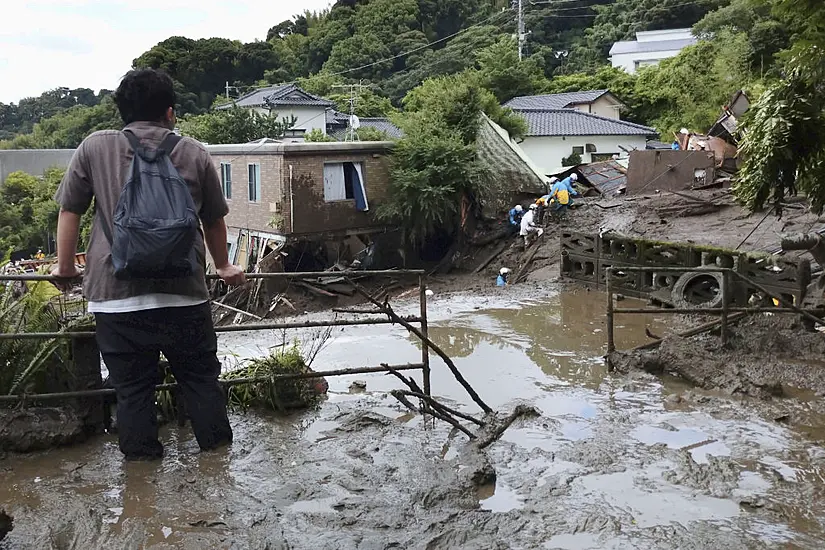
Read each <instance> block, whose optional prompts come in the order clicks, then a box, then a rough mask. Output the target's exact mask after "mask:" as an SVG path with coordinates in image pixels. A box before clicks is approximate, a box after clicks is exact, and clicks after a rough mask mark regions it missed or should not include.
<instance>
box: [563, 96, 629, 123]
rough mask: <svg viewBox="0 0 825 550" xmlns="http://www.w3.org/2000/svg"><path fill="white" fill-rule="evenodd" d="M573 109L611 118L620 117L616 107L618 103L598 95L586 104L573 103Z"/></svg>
mask: <svg viewBox="0 0 825 550" xmlns="http://www.w3.org/2000/svg"><path fill="white" fill-rule="evenodd" d="M573 109H574V110H576V111H581V112H583V113H591V114H594V115H599V116H603V117H607V118H612V119H614V120H619V119H620V118H621V113H620V111H619V109H618V104H617V103H614V102H612V101H611V100H609V99H607V98H606V97H600V98H599V99H597V100H596V101H594V102H593V103H589V104H586V105H574V106H573Z"/></svg>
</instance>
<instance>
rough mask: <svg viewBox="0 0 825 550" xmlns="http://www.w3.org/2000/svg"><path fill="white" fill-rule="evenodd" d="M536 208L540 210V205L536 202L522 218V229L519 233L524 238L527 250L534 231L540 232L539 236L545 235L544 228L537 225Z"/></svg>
mask: <svg viewBox="0 0 825 550" xmlns="http://www.w3.org/2000/svg"><path fill="white" fill-rule="evenodd" d="M536 210H538V206H537V205H536V204H531V205H530V210H528V211H527V213H526V214H524V216H523V217H522V218H521V231H520V232H519V235H521V236H522V237H523V238H524V249H525V250H527V246H528V245H529V241H530V235H532V234H533V233H538V236H539V237H541V236H542V235H544V229H542V228H540V227H536V223H535V216H536Z"/></svg>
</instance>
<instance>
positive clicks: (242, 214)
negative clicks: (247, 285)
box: [207, 142, 393, 270]
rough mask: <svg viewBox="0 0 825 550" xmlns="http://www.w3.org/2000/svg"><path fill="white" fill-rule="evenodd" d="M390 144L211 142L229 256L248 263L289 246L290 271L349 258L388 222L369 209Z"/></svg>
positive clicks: (382, 182) (379, 196)
mask: <svg viewBox="0 0 825 550" xmlns="http://www.w3.org/2000/svg"><path fill="white" fill-rule="evenodd" d="M392 145H393V144H392V143H390V142H346V143H341V142H337V143H336V142H329V143H261V144H242V145H210V146H208V147H207V149H208V150H209V152H210V154H211V155H212V160H213V162H214V164H215V167H216V168H217V169H218V172H219V173H220V177H221V185H222V187H223V192H224V196H225V197H226V200H227V202H228V203H229V208H230V212H229V215H228V216H227V218H226V223H227V227H228V228H229V235H228V243H227V246H228V247H229V251H230V259H231V260H232V261H234V262H235V263H237V264H239V265H241V266H243V267H245V268H247V269H251V268H252V267H253V266H255V265H257V263H258V262H259V261H260V260H261V259H263V258H264V257H266V256H268V255H269V254H270V253H271V252H273V251H275V250H281V249H284V248H287V247H289V248H292V249H293V251H297V252H298V253H297V254H295V255H292V254H290V255H288V256H284V258H285V260H284V262H283V263H284V265H283V268H284V269H288V270H296V269H307V270H310V269H319V268H324V267H326V265H334V264H335V263H336V262H338V261H339V260H345V261H352V260H353V259H354V258H355V257H356V256H357V255H358V254H359V253H361V252H363V251H364V250H365V249H366V248H367V247H368V246H369V244H371V243H372V242H373V239H372V238H371V236H374V235H377V234H381V233H386V232H387V231H388V230H389V229H390V228H388V227H386V226H385V225H383V224H381V223H380V222H379V221H377V219H376V218H375V216H374V212H375V208H376V207H377V206H378V205H380V204H381V201H382V200H383V199H384V198H385V197H386V196H387V192H388V188H389V181H390V176H389V162H388V158H387V157H388V154H389V152H390V150H391V148H392ZM313 262H318V263H313ZM267 269H268V270H273V269H277V267H276V266H268V267H267Z"/></svg>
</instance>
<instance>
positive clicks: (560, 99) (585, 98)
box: [504, 90, 610, 111]
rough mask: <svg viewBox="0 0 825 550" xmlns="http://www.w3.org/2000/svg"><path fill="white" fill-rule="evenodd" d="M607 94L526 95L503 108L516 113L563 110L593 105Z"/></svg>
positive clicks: (599, 92)
mask: <svg viewBox="0 0 825 550" xmlns="http://www.w3.org/2000/svg"><path fill="white" fill-rule="evenodd" d="M609 93H610V91H609V90H583V91H581V92H565V93H562V94H545V95H528V96H521V97H514V98H513V99H511V100H510V101H508V102H507V103H505V104H504V106H505V107H510V108H511V109H514V110H517V111H518V110H521V109H564V108H567V107H571V106H573V105H581V104H582V103H593V102H594V101H596V100H597V99H599V98H600V97H602V96H603V95H605V94H609Z"/></svg>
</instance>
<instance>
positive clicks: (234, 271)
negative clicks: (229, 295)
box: [203, 218, 246, 285]
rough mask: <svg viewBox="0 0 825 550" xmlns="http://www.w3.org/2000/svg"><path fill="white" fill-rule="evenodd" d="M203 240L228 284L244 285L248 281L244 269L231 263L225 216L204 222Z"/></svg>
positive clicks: (216, 267) (221, 276) (220, 275)
mask: <svg viewBox="0 0 825 550" xmlns="http://www.w3.org/2000/svg"><path fill="white" fill-rule="evenodd" d="M203 240H204V242H205V243H206V248H207V249H208V250H209V255H210V256H212V261H214V262H215V270H216V271H217V272H218V276H219V277H220V278H221V279H223V280H224V281H225V282H226V284H228V285H242V284H244V283H245V282H246V275H245V274H244V272H243V269H241V268H240V267H238V266H236V265H232V264H230V263H229V253H228V252H227V250H226V222H225V221H224V219H223V218H218V220H216V221H214V222H212V223H210V224H207V223H204V224H203Z"/></svg>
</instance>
